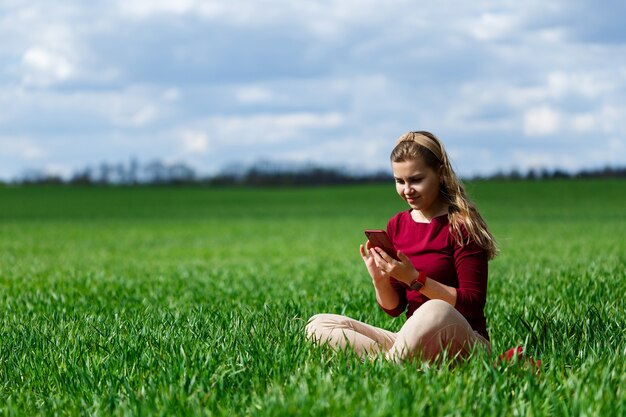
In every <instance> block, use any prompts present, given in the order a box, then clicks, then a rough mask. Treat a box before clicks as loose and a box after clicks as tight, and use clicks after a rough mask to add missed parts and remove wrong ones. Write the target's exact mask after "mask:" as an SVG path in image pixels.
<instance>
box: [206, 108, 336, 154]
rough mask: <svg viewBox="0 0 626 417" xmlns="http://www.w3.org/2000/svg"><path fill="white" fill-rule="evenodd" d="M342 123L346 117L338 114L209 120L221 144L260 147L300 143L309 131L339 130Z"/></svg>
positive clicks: (305, 113) (293, 114) (288, 114)
mask: <svg viewBox="0 0 626 417" xmlns="http://www.w3.org/2000/svg"><path fill="white" fill-rule="evenodd" d="M343 123H344V117H343V116H342V115H341V114H340V113H336V112H331V113H322V114H317V113H310V112H294V113H286V114H254V115H250V116H218V117H212V118H210V119H209V120H208V124H209V129H210V131H211V132H214V133H213V134H214V136H215V138H216V139H218V140H219V141H220V142H222V143H229V142H231V143H236V144H239V145H255V146H259V147H262V146H263V145H267V144H275V143H280V142H284V141H298V140H301V135H302V134H303V133H305V132H306V131H309V130H313V131H316V130H324V129H333V128H338V127H340V126H342V124H343Z"/></svg>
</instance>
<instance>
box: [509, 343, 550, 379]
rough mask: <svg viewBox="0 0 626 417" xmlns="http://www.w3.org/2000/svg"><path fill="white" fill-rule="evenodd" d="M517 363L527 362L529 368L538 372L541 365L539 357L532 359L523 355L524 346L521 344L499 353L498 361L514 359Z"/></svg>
mask: <svg viewBox="0 0 626 417" xmlns="http://www.w3.org/2000/svg"><path fill="white" fill-rule="evenodd" d="M516 359H517V361H518V362H519V363H523V364H529V365H530V367H531V368H533V369H534V370H535V372H537V373H539V368H540V367H541V361H540V360H539V359H534V358H532V357H530V356H525V355H524V348H522V347H521V346H516V347H512V348H511V349H509V350H507V351H506V352H504V353H503V354H501V355H500V361H501V362H502V361H505V360H506V361H507V362H512V361H514V360H516Z"/></svg>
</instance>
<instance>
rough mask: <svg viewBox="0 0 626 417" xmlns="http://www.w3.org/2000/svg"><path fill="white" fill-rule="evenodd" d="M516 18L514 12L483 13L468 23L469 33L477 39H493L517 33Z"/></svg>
mask: <svg viewBox="0 0 626 417" xmlns="http://www.w3.org/2000/svg"><path fill="white" fill-rule="evenodd" d="M518 26H519V24H518V18H517V17H516V15H514V14H506V13H491V12H488V13H483V14H481V15H480V18H478V20H474V19H473V20H472V21H471V23H470V30H469V31H470V34H471V35H472V36H474V37H475V38H476V39H478V40H479V41H493V40H498V39H501V38H504V37H506V36H509V35H511V34H517V33H519V28H518Z"/></svg>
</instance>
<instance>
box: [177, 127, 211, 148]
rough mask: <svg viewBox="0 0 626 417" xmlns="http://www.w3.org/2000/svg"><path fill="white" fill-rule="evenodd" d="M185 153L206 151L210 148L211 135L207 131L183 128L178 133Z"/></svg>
mask: <svg viewBox="0 0 626 417" xmlns="http://www.w3.org/2000/svg"><path fill="white" fill-rule="evenodd" d="M178 137H179V138H180V140H181V142H182V146H183V152H184V153H201V154H202V153H206V152H208V151H209V150H210V143H209V137H208V135H207V134H206V133H205V132H200V131H195V130H182V131H180V132H179V133H178Z"/></svg>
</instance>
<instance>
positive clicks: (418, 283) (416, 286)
mask: <svg viewBox="0 0 626 417" xmlns="http://www.w3.org/2000/svg"><path fill="white" fill-rule="evenodd" d="M424 284H426V273H425V272H424V271H419V275H418V276H417V278H415V279H414V280H413V281H411V284H410V285H409V287H411V289H412V290H415V291H419V290H421V289H422V287H423V286H424Z"/></svg>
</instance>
